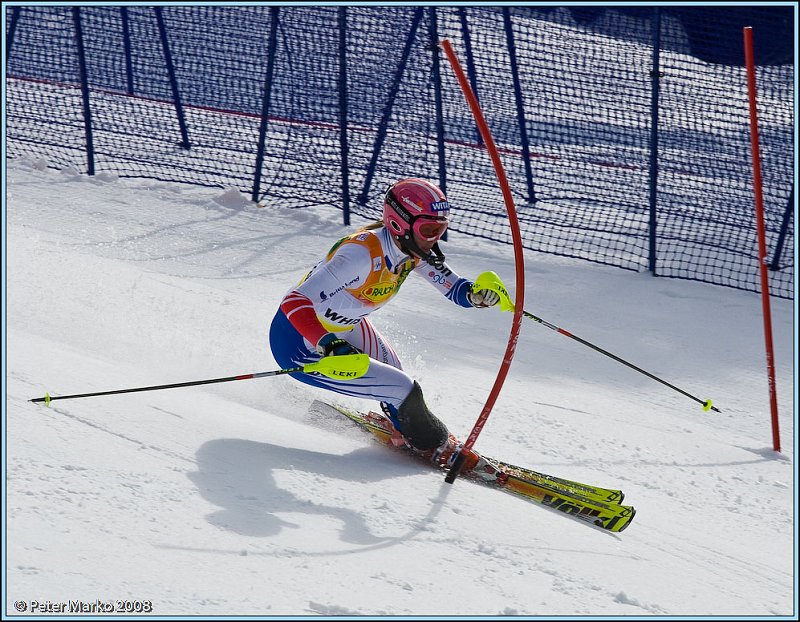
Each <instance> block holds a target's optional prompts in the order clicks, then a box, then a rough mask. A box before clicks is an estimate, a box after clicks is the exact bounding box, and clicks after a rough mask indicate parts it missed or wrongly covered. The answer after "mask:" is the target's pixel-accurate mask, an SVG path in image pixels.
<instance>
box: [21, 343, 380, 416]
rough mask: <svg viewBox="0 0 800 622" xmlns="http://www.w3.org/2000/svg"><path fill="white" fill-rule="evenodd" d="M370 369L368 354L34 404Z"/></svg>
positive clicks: (355, 374)
mask: <svg viewBox="0 0 800 622" xmlns="http://www.w3.org/2000/svg"><path fill="white" fill-rule="evenodd" d="M368 369H369V356H367V355H366V354H346V355H342V356H326V357H324V358H322V359H320V360H319V361H317V362H314V363H309V364H307V365H302V366H300V367H292V368H289V369H276V370H275V371H262V372H257V373H255V374H241V375H239V376H228V377H226V378H211V379H208V380H192V381H190V382H176V383H174V384H159V385H153V386H150V387H136V388H133V389H117V390H115V391H100V392H98V393H79V394H76V395H57V396H55V397H52V396H51V395H50V394H49V393H45V395H44V397H36V398H34V399H32V400H29V401H31V402H44V403H45V405H47V406H49V405H50V402H52V401H54V400H69V399H74V398H77V397H96V396H98V395H118V394H120V393H138V392H140V391H157V390H160V389H177V388H178V387H193V386H197V385H201V384H214V383H217V382H231V381H233V380H250V379H251V378H264V377H266V376H280V375H281V374H293V373H297V372H303V373H306V374H310V373H312V372H317V373H320V374H323V375H324V376H328V377H329V378H334V379H335V380H352V379H354V378H359V377H361V376H363V375H364V374H366V373H367V370H368Z"/></svg>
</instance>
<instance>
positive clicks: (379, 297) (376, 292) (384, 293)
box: [362, 281, 395, 302]
mask: <svg viewBox="0 0 800 622" xmlns="http://www.w3.org/2000/svg"><path fill="white" fill-rule="evenodd" d="M394 289H395V284H394V283H393V282H392V281H384V282H381V283H375V285H373V286H372V287H367V288H366V289H365V290H364V291H363V292H362V294H363V296H364V298H366V299H367V300H370V301H372V302H383V301H384V300H386V299H387V298H389V297H390V296H391V295H392V294H393V293H394Z"/></svg>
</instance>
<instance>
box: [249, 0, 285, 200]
mask: <svg viewBox="0 0 800 622" xmlns="http://www.w3.org/2000/svg"><path fill="white" fill-rule="evenodd" d="M279 10H280V9H279V8H278V7H270V10H269V12H270V24H269V41H268V43H267V73H266V76H265V77H264V97H263V99H262V100H261V123H260V125H259V128H258V146H257V147H256V162H255V167H254V169H255V171H254V174H253V194H252V195H251V197H250V198H251V199H252V200H253V202H258V200H259V199H260V197H259V196H258V195H259V194H260V193H261V172H262V170H263V168H264V149H265V144H266V142H267V125H268V124H269V105H270V97H271V95H272V73H273V71H274V69H275V52H276V48H277V45H278V11H279Z"/></svg>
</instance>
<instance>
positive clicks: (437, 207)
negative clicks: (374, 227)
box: [383, 177, 450, 242]
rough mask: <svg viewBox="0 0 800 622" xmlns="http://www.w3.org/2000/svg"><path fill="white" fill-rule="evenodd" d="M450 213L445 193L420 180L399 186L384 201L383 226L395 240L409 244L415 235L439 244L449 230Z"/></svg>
mask: <svg viewBox="0 0 800 622" xmlns="http://www.w3.org/2000/svg"><path fill="white" fill-rule="evenodd" d="M449 213H450V204H449V203H448V202H447V197H446V196H445V195H444V192H442V191H441V189H440V188H439V187H438V186H435V185H434V184H432V183H431V182H429V181H425V180H424V179H420V178H418V177H408V178H406V179H401V180H400V181H398V182H395V183H394V184H392V185H391V186H389V189H388V190H387V191H386V195H385V196H384V199H383V224H384V225H386V228H387V229H388V230H389V232H390V233H391V234H392V235H393V236H395V237H397V238H400V239H405V240H407V241H411V239H412V234H413V235H415V236H416V237H417V238H418V239H421V240H426V241H428V242H432V241H436V240H438V239H439V238H441V237H442V236H443V235H444V232H445V231H446V230H447V222H448V221H447V216H448V214H449Z"/></svg>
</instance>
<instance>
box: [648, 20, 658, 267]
mask: <svg viewBox="0 0 800 622" xmlns="http://www.w3.org/2000/svg"><path fill="white" fill-rule="evenodd" d="M650 23H651V24H652V34H653V67H652V69H651V70H650V76H651V80H650V81H651V95H650V221H649V228H648V229H649V255H648V262H647V265H648V269H649V270H650V272H652V273H653V276H657V274H656V262H657V261H658V256H657V245H658V237H657V234H656V227H657V225H658V220H657V215H658V100H659V97H660V94H661V84H660V80H661V76H660V75H659V73H660V68H659V63H660V57H661V9H659V8H658V7H656V8H654V9H653V17H652V20H651V22H650Z"/></svg>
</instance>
